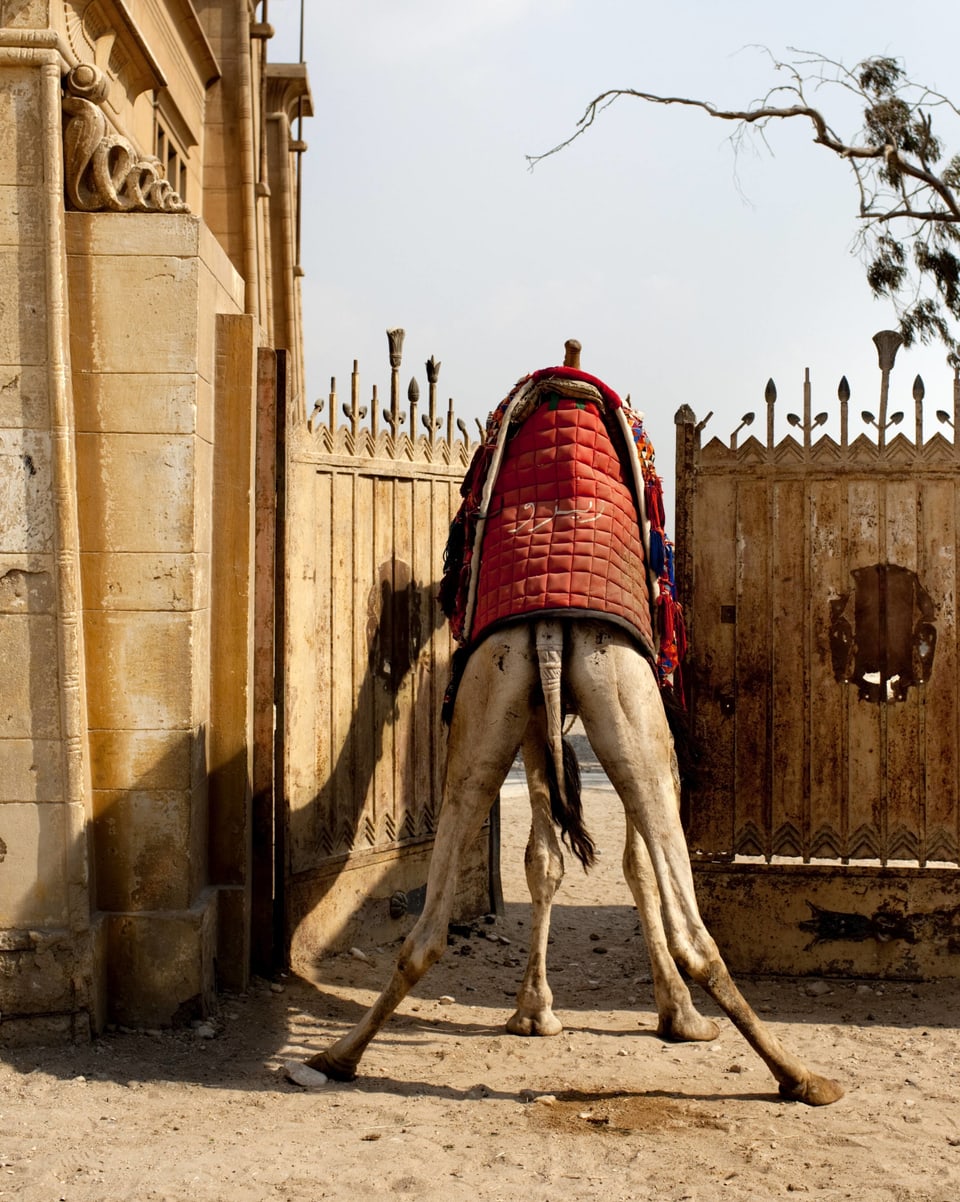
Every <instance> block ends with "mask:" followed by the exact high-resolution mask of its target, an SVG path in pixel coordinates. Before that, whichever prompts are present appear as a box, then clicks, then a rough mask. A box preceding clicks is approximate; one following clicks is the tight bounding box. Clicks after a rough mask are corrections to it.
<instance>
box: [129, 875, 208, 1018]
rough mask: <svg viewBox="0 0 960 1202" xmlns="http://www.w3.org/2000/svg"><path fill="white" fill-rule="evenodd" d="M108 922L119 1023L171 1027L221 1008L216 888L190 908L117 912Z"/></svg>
mask: <svg viewBox="0 0 960 1202" xmlns="http://www.w3.org/2000/svg"><path fill="white" fill-rule="evenodd" d="M107 922H108V948H109V953H108V968H107V988H108V994H109V998H110V1016H111V1018H112V1019H113V1021H114V1022H118V1023H130V1024H135V1025H137V1026H146V1027H170V1026H178V1025H184V1024H186V1023H189V1022H190V1021H191V1020H192V1019H194V1018H200V1017H203V1016H204V1015H206V1014H212V1013H213V1012H214V1011H215V1009H216V994H215V992H214V988H213V982H214V971H213V962H214V955H215V939H216V924H217V899H216V894H215V893H214V892H213V891H212V890H208V891H206V892H204V894H203V895H202V896H201V897H200V899H199V900H198V902H197V904H196V905H195V906H193V907H192V908H191V909H190V910H188V911H181V912H180V913H174V914H139V915H138V914H112V915H109V917H108V919H107Z"/></svg>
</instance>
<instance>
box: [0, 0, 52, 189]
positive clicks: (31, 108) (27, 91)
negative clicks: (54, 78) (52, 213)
mask: <svg viewBox="0 0 960 1202" xmlns="http://www.w3.org/2000/svg"><path fill="white" fill-rule="evenodd" d="M8 7H9V6H8V5H5V6H4V20H3V22H2V23H3V24H4V25H6V24H9V23H10V14H8V13H7V12H6V8H8ZM21 7H22V6H21ZM0 79H2V86H0V185H19V186H21V187H23V186H35V187H39V186H40V185H41V184H42V183H43V136H42V133H43V131H42V117H41V113H42V102H41V99H40V78H39V73H38V72H37V71H36V70H34V69H32V68H30V67H23V68H17V67H4V68H3V69H2V71H0Z"/></svg>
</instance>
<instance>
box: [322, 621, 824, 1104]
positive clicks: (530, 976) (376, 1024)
mask: <svg viewBox="0 0 960 1202" xmlns="http://www.w3.org/2000/svg"><path fill="white" fill-rule="evenodd" d="M538 643H539V644H540V646H541V648H546V647H548V646H549V645H551V644H552V645H553V646H555V647H556V648H557V649H558V651H559V649H560V648H561V647H562V653H560V654H559V655H554V654H552V653H547V652H546V651H544V653H543V658H544V661H545V662H544V666H545V667H546V668H547V669H548V672H547V679H546V680H545V681H544V680H542V678H541V663H540V657H539V656H538V653H537V645H538ZM551 661H552V662H553V664H554V665H555V666H556V667H557V669H559V668H560V666H561V664H562V678H563V687H564V691H565V694H566V695H567V696H569V697H570V698H571V699H572V701H573V703H574V705H575V707H576V709H577V712H578V713H579V714H580V718H581V720H582V722H583V726H584V729H585V731H586V734H587V738H588V739H589V740H590V743H591V745H592V747H593V749H594V751H595V752H596V755H597V757H598V759H599V760H600V763H601V764H602V765H603V768H604V770H605V771H606V774H607V776H608V777H609V779H610V781H611V783H612V784H613V786H614V788H615V789H616V791H617V793H618V794H619V796H620V799H621V801H622V802H623V805H624V809H625V811H626V816H627V843H626V851H625V853H624V870H625V873H626V876H627V880H628V882H629V884H630V888H631V890H632V892H633V895H634V897H635V899H636V902H637V906H638V909H639V911H640V916H641V919H642V920H643V925H644V931H645V934H646V937H647V942H648V946H649V948H650V956H651V962H652V965H653V969H654V982H655V997H656V1002H657V1010H658V1013H659V1016H660V1029H661V1032H662V1033H663V1034H664V1035H671V1036H674V1037H676V1038H688V1039H689V1038H692V1039H704V1038H707V1039H709V1038H712V1037H713V1036H714V1035H715V1034H716V1028H715V1026H714V1024H713V1023H712V1022H711V1021H710V1020H709V1019H705V1018H703V1017H702V1016H700V1015H699V1014H698V1013H697V1012H696V1010H695V1009H694V1008H693V1004H692V1002H691V1000H690V995H689V993H688V991H687V989H686V986H685V985H684V983H683V980H682V978H681V976H680V974H679V972H678V971H677V968H676V965H677V964H679V965H680V967H681V968H683V969H684V971H685V972H687V973H688V974H689V976H690V977H691V978H692V979H693V980H694V981H696V982H697V983H698V984H699V985H700V986H701V987H702V988H703V989H704V990H705V991H706V992H707V993H708V994H709V995H710V996H711V997H712V998H713V999H714V1001H716V1002H717V1004H718V1005H719V1006H720V1007H721V1008H722V1009H723V1010H724V1011H725V1013H726V1014H727V1015H728V1016H729V1018H730V1019H731V1020H732V1022H733V1023H734V1024H735V1025H736V1026H737V1027H738V1028H739V1030H740V1031H741V1032H742V1033H743V1035H744V1037H745V1038H746V1039H747V1041H748V1042H749V1043H750V1045H751V1046H752V1047H753V1049H754V1050H755V1051H756V1052H757V1054H758V1055H759V1056H760V1057H761V1058H762V1059H763V1060H764V1061H765V1063H766V1064H767V1066H768V1067H769V1068H770V1070H771V1072H772V1073H773V1075H774V1077H775V1078H776V1080H777V1081H778V1082H779V1084H780V1092H781V1093H782V1094H783V1095H784V1096H786V1097H789V1098H793V1099H796V1100H798V1101H802V1102H807V1103H809V1104H810V1105H824V1104H826V1103H829V1102H834V1101H836V1099H837V1098H839V1097H841V1096H842V1094H843V1090H842V1089H841V1088H840V1086H839V1085H838V1084H837V1083H836V1082H835V1081H831V1080H830V1079H829V1078H826V1077H822V1076H819V1075H818V1074H816V1073H813V1072H811V1071H810V1070H809V1069H807V1068H806V1067H805V1066H804V1065H803V1064H801V1062H800V1061H799V1060H797V1058H796V1057H795V1056H793V1055H791V1054H790V1053H789V1052H787V1051H786V1050H785V1049H784V1047H783V1046H782V1045H781V1044H780V1042H779V1041H778V1040H777V1039H776V1037H775V1036H774V1035H772V1034H771V1032H769V1031H768V1030H767V1028H766V1027H764V1025H763V1024H762V1023H761V1022H760V1020H759V1018H758V1017H757V1016H756V1014H754V1012H753V1010H752V1009H751V1008H750V1006H749V1005H748V1004H747V1002H746V1000H745V999H744V998H743V996H742V995H741V993H740V992H739V990H738V989H737V987H736V985H735V984H734V983H733V980H732V979H731V977H730V974H729V972H728V971H727V969H726V966H725V965H724V963H723V961H722V960H721V958H720V954H719V952H718V950H717V946H716V944H715V943H714V941H713V939H712V938H711V936H710V934H709V932H708V931H707V929H706V927H705V926H704V925H703V920H702V919H701V917H700V913H699V911H698V909H697V902H696V897H695V895H694V887H693V873H692V871H691V868H690V859H689V856H688V853H687V848H686V843H685V841H684V837H683V830H682V828H681V825H680V816H679V806H678V782H677V776H676V769H675V764H676V761H675V757H674V754H673V743H672V739H671V736H670V731H669V728H668V726H667V720H666V716H665V714H664V710H663V706H662V704H661V701H660V697H659V694H658V690H657V684H656V681H655V679H654V676H653V673H652V672H651V670H650V666H649V664H648V663H647V661H646V660H645V659H644V658H643V657H642V655H641V654H640V653H639V652H638V651H637V649H636V647H635V646H634V644H633V643H632V641H631V640H630V639H629V638H628V637H627V636H626V635H625V634H623V633H622V632H620V631H619V630H617V629H616V628H614V627H613V626H610V625H607V624H606V623H603V622H598V621H593V620H576V619H572V620H567V621H565V622H560V621H557V620H551V621H536V620H531V621H527V622H522V623H517V624H515V625H511V626H508V627H505V628H503V629H501V630H498V631H496V632H495V633H493V634H491V635H490V636H489V637H488V638H486V639H485V640H484V641H483V642H482V643H481V644H480V645H479V646H478V647H477V649H476V650H475V651H474V652H473V654H472V655H471V657H470V659H469V661H468V663H467V666H466V668H465V670H464V674H463V679H462V681H461V683H460V688H459V691H458V694H457V700H456V705H455V708H454V713H453V720H452V724H451V729H450V739H449V745H448V751H447V768H446V778H445V782H444V791H443V805H442V808H441V811H440V820H439V824H438V828H437V837H436V843H435V846H434V851H433V857H432V859H431V864H430V872H429V877H428V880H427V898H426V904H425V907H424V911H423V914H422V915H421V917H420V919H419V920H418V922H417V924H416V926H415V927H414V928H413V930H412V931H411V932H410V934H409V935H408V936H407V938H406V940H405V941H404V943H403V946H402V948H401V950H400V957H399V960H398V962H397V965H396V967H395V969H394V972H393V975H392V976H391V978H390V981H389V983H388V984H387V987H386V989H384V991H383V993H382V994H381V995H380V997H379V998H378V1000H377V1001H376V1002H375V1003H374V1005H373V1006H372V1007H371V1008H370V1010H369V1011H368V1012H367V1014H366V1015H364V1017H363V1018H362V1019H361V1020H360V1021H359V1022H358V1023H357V1025H356V1026H355V1027H354V1028H353V1030H352V1031H350V1032H348V1033H347V1034H346V1035H344V1036H343V1037H342V1038H341V1039H338V1040H337V1041H336V1043H334V1044H333V1045H332V1046H331V1047H329V1048H328V1049H327V1050H326V1051H324V1052H321V1053H320V1054H319V1055H317V1056H314V1057H313V1058H312V1059H311V1060H310V1061H309V1063H310V1065H311V1066H312V1067H313V1068H318V1069H320V1070H322V1071H323V1072H325V1073H327V1074H328V1075H330V1076H334V1077H340V1078H345V1079H350V1078H352V1077H353V1076H354V1075H355V1074H356V1069H357V1065H358V1063H359V1061H360V1058H361V1056H362V1055H363V1052H364V1050H365V1049H366V1047H367V1045H368V1044H369V1043H370V1041H371V1040H372V1039H373V1037H374V1035H376V1033H377V1031H379V1029H380V1027H381V1026H382V1025H383V1024H384V1022H385V1021H386V1020H387V1018H388V1017H389V1016H390V1015H391V1014H392V1013H393V1011H394V1009H395V1008H396V1007H397V1005H398V1004H399V1002H400V1001H401V1000H402V999H403V998H404V996H405V995H406V994H407V992H408V991H409V990H410V989H411V988H412V986H413V985H414V984H415V983H416V982H417V981H418V980H419V979H420V977H421V976H422V975H423V973H424V972H425V971H426V970H427V969H428V968H429V967H430V965H431V964H433V963H434V962H435V961H436V960H437V959H438V958H439V957H440V956H441V954H442V953H443V951H444V949H445V947H446V943H447V924H448V921H449V918H450V913H451V909H452V906H453V899H454V893H455V888H456V881H457V876H458V873H459V868H460V857H461V856H462V854H463V851H464V849H465V848H466V847H467V846H468V845H469V844H470V843H471V842H472V841H473V840H474V839H475V838H476V837H477V835H478V834H479V832H480V828H481V826H482V824H483V821H484V819H485V818H486V815H487V813H488V811H489V809H490V806H491V805H492V803H493V800H494V798H495V797H496V795H497V793H498V791H499V789H500V786H501V784H502V783H503V781H504V778H505V777H506V774H507V772H508V770H509V768H510V765H511V764H512V762H513V759H514V756H515V755H516V752H517V749H518V748H519V747H520V746H521V744H522V745H523V751H524V760H525V764H526V767H527V773H528V779H529V782H530V792H531V802H532V805H533V827H532V831H531V840H530V844H529V846H528V851H527V878H528V881H529V883H530V889H531V894H532V896H533V905H534V922H533V932H532V938H531V946H530V959H529V963H528V965H527V970H526V973H525V975H524V979H523V983H522V985H521V987H520V992H519V994H518V998H517V1003H518V1004H517V1010H516V1012H515V1014H514V1015H513V1016H512V1018H511V1019H510V1021H509V1024H508V1027H509V1029H510V1030H511V1031H513V1032H515V1033H517V1034H543V1035H549V1034H555V1033H556V1032H557V1031H558V1030H560V1024H559V1021H558V1020H557V1018H556V1017H555V1015H554V1014H553V1011H552V1008H551V1006H552V995H551V993H550V988H549V986H548V984H547V980H546V943H547V924H548V921H549V909H550V904H551V902H552V899H553V895H554V893H555V891H556V888H557V885H558V884H559V881H560V877H561V876H562V858H561V856H560V849H559V846H558V843H557V838H556V834H555V832H554V829H553V824H552V823H551V821H550V805H549V799H548V796H547V788H546V756H547V755H548V754H550V750H549V749H548V744H549V742H550V740H549V737H548V731H549V732H550V733H552V731H553V729H554V728H555V726H554V724H555V721H556V716H555V714H554V715H551V716H549V718H548V714H547V713H546V712H545V707H544V697H545V696H546V697H547V698H548V699H550V700H551V705H550V707H549V708H550V709H551V710H553V709H554V707H555V705H556V698H557V696H558V691H557V688H555V685H554V681H553V679H552V678H553V677H554V676H556V677H557V679H556V682H555V684H556V686H557V687H558V686H559V671H557V672H556V673H553V672H550V671H549V668H550V664H551ZM560 779H561V780H562V773H561V774H560Z"/></svg>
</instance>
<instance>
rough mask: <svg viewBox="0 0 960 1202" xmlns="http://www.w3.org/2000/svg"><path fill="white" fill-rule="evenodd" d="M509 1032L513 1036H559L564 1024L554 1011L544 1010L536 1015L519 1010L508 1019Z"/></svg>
mask: <svg viewBox="0 0 960 1202" xmlns="http://www.w3.org/2000/svg"><path fill="white" fill-rule="evenodd" d="M507 1030H508V1031H509V1032H510V1034H511V1035H528V1036H535V1035H559V1034H560V1032H561V1031H562V1030H563V1023H562V1022H561V1021H560V1019H559V1018H557V1016H556V1015H555V1014H554V1013H553V1011H552V1010H543V1011H541V1012H540V1013H539V1014H535V1015H533V1014H525V1013H524V1012H523V1011H522V1010H517V1011H516V1013H515V1014H512V1015H511V1016H510V1018H508V1019H507Z"/></svg>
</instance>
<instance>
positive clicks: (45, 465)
mask: <svg viewBox="0 0 960 1202" xmlns="http://www.w3.org/2000/svg"><path fill="white" fill-rule="evenodd" d="M0 307H2V302H0ZM0 320H2V319H0ZM51 491H52V476H51V464H50V435H49V434H48V433H47V432H46V431H44V430H0V554H2V553H3V552H43V551H52V550H53V505H52V503H51Z"/></svg>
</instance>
